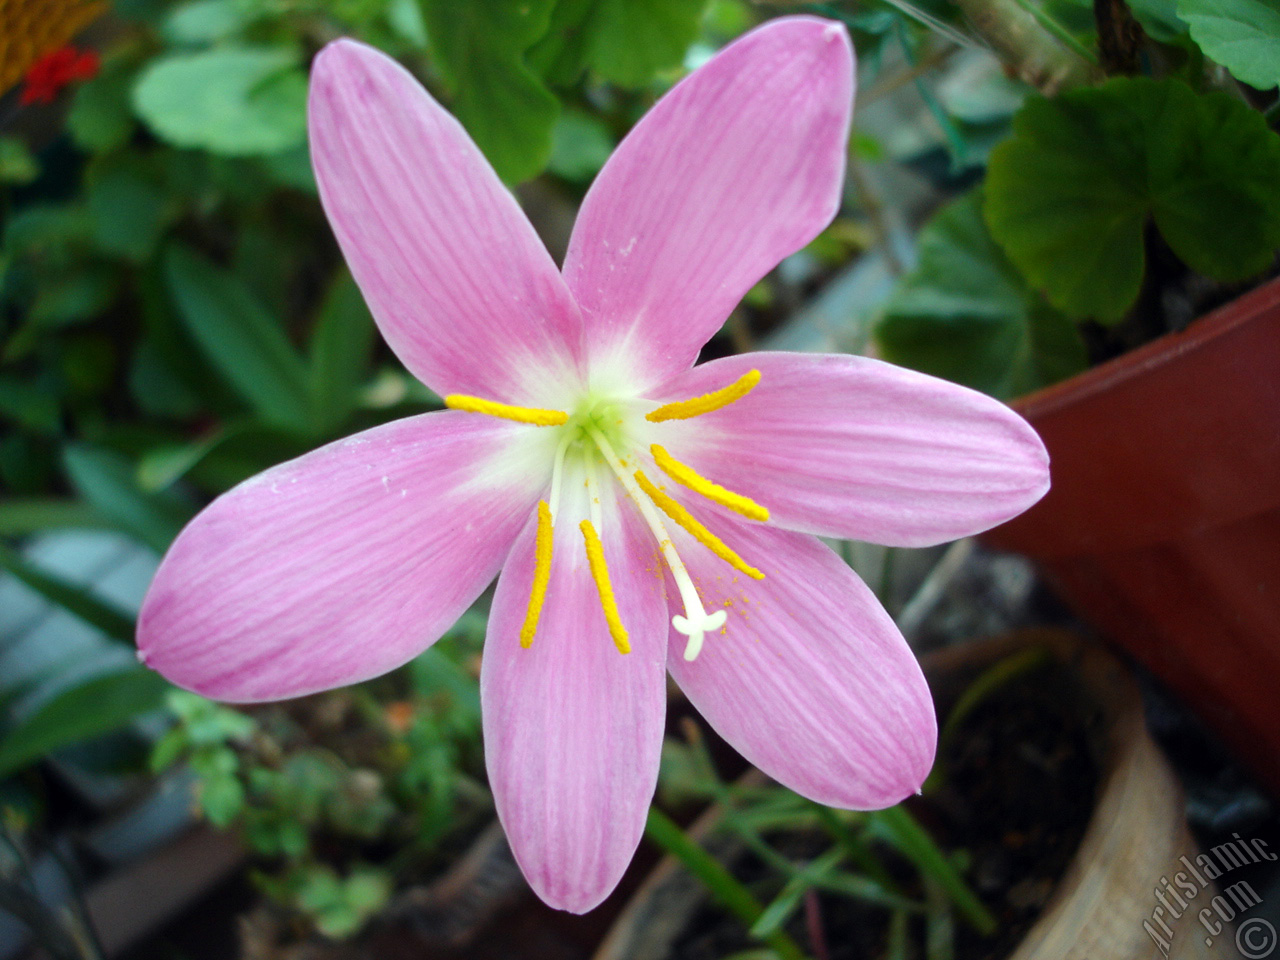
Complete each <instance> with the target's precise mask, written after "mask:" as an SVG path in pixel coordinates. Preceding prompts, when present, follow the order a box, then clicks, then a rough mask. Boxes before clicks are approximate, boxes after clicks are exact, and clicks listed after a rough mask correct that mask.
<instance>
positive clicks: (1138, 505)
mask: <svg viewBox="0 0 1280 960" xmlns="http://www.w3.org/2000/svg"><path fill="white" fill-rule="evenodd" d="M1014 406H1015V407H1016V408H1017V409H1018V410H1019V411H1020V412H1021V413H1022V414H1023V415H1024V416H1026V417H1027V419H1028V420H1030V421H1031V423H1032V424H1034V425H1035V428H1036V429H1037V430H1038V431H1039V432H1040V436H1041V437H1043V438H1044V442H1045V445H1046V446H1047V447H1048V449H1049V455H1050V458H1051V461H1052V467H1051V469H1052V472H1053V488H1052V489H1051V490H1050V491H1049V494H1048V496H1046V497H1045V498H1044V500H1043V501H1041V502H1040V503H1039V504H1037V505H1036V506H1035V507H1033V508H1032V509H1031V510H1029V511H1027V512H1026V513H1025V514H1023V515H1022V516H1021V517H1018V518H1017V519H1015V520H1012V521H1010V522H1009V523H1007V524H1005V525H1004V526H1002V527H998V528H997V529H995V530H993V531H991V532H990V533H988V534H986V535H985V538H984V539H986V541H987V542H988V543H990V544H992V545H994V546H997V547H1000V548H1003V549H1007V550H1015V551H1017V552H1019V553H1023V554H1025V555H1027V556H1029V557H1032V558H1034V559H1035V560H1036V561H1038V563H1039V565H1040V566H1041V568H1042V569H1043V570H1044V572H1045V573H1046V574H1047V576H1048V578H1049V580H1050V581H1051V582H1052V583H1053V584H1054V586H1055V587H1056V588H1057V590H1058V591H1059V592H1060V593H1061V594H1062V596H1063V597H1064V598H1065V599H1066V600H1067V601H1068V602H1069V603H1070V604H1071V605H1072V606H1073V607H1075V609H1076V610H1077V611H1078V612H1079V613H1080V614H1081V615H1082V616H1084V617H1085V618H1086V619H1087V620H1089V621H1090V622H1091V623H1093V624H1095V625H1096V626H1097V627H1098V628H1100V629H1101V630H1102V631H1103V632H1104V633H1105V634H1106V635H1107V637H1108V638H1110V639H1111V640H1112V641H1113V642H1115V643H1117V644H1119V645H1120V646H1122V647H1123V648H1124V649H1126V650H1127V651H1129V652H1130V653H1132V654H1133V655H1134V656H1135V657H1137V658H1138V659H1139V660H1140V661H1142V662H1143V663H1144V664H1145V665H1146V666H1147V667H1149V668H1150V669H1151V670H1152V671H1154V672H1155V673H1156V674H1157V675H1158V676H1159V677H1160V678H1161V679H1162V680H1163V681H1164V682H1165V683H1167V684H1168V685H1169V686H1170V687H1172V688H1173V689H1174V690H1176V691H1177V692H1178V693H1179V694H1180V695H1181V696H1182V697H1184V698H1185V699H1186V701H1187V702H1188V703H1189V704H1190V705H1191V706H1192V708H1193V709H1194V710H1196V712H1197V713H1198V714H1199V715H1200V716H1201V717H1202V718H1203V719H1204V720H1205V722H1206V723H1208V724H1209V725H1210V726H1211V727H1212V728H1213V729H1215V730H1216V731H1217V733H1218V734H1219V735H1220V736H1221V737H1222V739H1223V740H1224V741H1226V742H1227V744H1228V745H1229V746H1230V747H1232V748H1233V749H1234V750H1235V751H1236V752H1237V753H1238V755H1239V756H1240V757H1241V758H1242V759H1244V760H1245V761H1247V762H1248V763H1249V764H1250V765H1252V766H1253V768H1254V769H1255V770H1256V771H1257V773H1258V774H1259V775H1260V776H1261V777H1262V779H1263V780H1264V781H1265V782H1266V783H1267V784H1268V785H1269V786H1270V788H1271V789H1272V790H1273V791H1276V792H1277V793H1280V696H1278V692H1280V281H1276V280H1273V281H1271V282H1269V283H1267V284H1265V285H1264V286H1262V287H1260V288H1258V289H1257V290H1255V291H1253V292H1252V293H1250V294H1248V295H1246V296H1244V297H1241V298H1240V299H1238V300H1236V301H1234V302H1233V303H1230V304H1228V305H1227V306H1225V307H1223V308H1221V309H1220V310H1217V311H1215V312H1214V313H1212V314H1210V315H1208V316H1207V317H1204V318H1202V319H1201V320H1199V321H1197V322H1196V323H1194V324H1192V325H1191V326H1190V327H1189V328H1188V329H1187V330H1185V331H1184V332H1182V333H1176V334H1171V335H1169V336H1166V337H1163V338H1161V339H1160V340H1157V341H1155V342H1153V343H1150V344H1147V345H1146V346H1145V347H1143V348H1141V349H1139V350H1135V351H1133V352H1132V353H1129V354H1126V355H1125V356H1123V357H1120V358H1118V359H1116V360H1114V361H1111V362H1110V363H1106V364H1103V365H1102V366H1100V367H1096V368H1094V369H1092V370H1089V371H1087V372H1085V373H1083V374H1080V375H1079V376H1077V377H1074V378H1072V379H1070V380H1068V381H1065V382H1064V383H1060V384H1057V385H1055V386H1053V387H1049V388H1048V389H1045V390H1041V391H1039V392H1037V393H1034V394H1031V395H1030V396H1028V397H1025V398H1023V399H1022V400H1020V401H1018V402H1016V403H1015V404H1014Z"/></svg>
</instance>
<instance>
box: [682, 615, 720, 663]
mask: <svg viewBox="0 0 1280 960" xmlns="http://www.w3.org/2000/svg"><path fill="white" fill-rule="evenodd" d="M728 616H729V615H728V614H727V613H726V612H725V611H723V610H717V611H716V612H715V613H707V614H703V615H702V617H700V618H699V619H698V622H697V623H696V624H695V623H693V622H691V621H690V620H689V619H687V618H686V617H682V616H680V615H679V614H676V615H675V616H674V617H672V618H671V625H672V626H673V627H675V628H676V629H677V630H678V631H680V632H681V633H683V634H684V635H685V636H686V637H688V638H689V642H688V643H687V644H685V648H684V658H685V659H686V660H688V661H689V662H690V663H692V662H693V661H694V660H697V659H698V654H699V653H701V652H702V641H703V640H705V639H706V636H707V631H708V630H719V629H720V628H721V627H723V626H724V623H725V620H726V619H728Z"/></svg>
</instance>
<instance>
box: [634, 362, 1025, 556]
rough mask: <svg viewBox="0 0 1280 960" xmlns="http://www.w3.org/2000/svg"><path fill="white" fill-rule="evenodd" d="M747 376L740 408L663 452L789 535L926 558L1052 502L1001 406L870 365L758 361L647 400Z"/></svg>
mask: <svg viewBox="0 0 1280 960" xmlns="http://www.w3.org/2000/svg"><path fill="white" fill-rule="evenodd" d="M749 370H759V371H760V372H761V374H762V377H761V380H760V383H759V385H758V386H757V387H756V388H755V389H754V390H753V391H752V392H751V393H749V394H748V395H747V396H746V397H744V398H743V399H741V400H739V401H737V402H736V403H733V404H730V405H729V406H727V407H723V408H721V409H720V410H717V411H714V412H712V413H709V414H705V415H703V416H701V417H698V418H696V419H692V420H686V421H680V422H678V423H672V424H671V427H672V430H673V433H674V434H676V435H678V439H677V438H676V437H674V436H673V439H672V440H671V442H670V444H669V449H670V451H671V453H672V455H673V456H675V457H677V458H678V459H681V460H685V461H686V462H687V463H689V465H690V466H692V467H694V469H696V470H698V471H699V472H701V473H702V474H703V475H704V476H706V477H709V478H710V479H712V480H714V481H716V482H717V483H720V484H722V485H724V486H726V487H728V488H729V489H731V490H734V491H736V492H738V493H741V494H743V495H745V496H748V497H750V498H752V499H753V500H756V501H757V502H758V503H760V504H762V505H764V506H765V507H767V508H768V509H769V511H770V515H771V520H772V521H773V522H776V523H777V524H779V525H781V526H783V527H787V528H789V529H792V530H801V531H804V532H806V533H817V534H822V535H824V536H833V537H843V538H846V539H850V540H866V541H870V542H872V543H883V544H888V545H890V546H903V547H920V546H928V545H930V544H935V543H943V542H945V541H948V540H955V539H957V538H959V537H964V536H969V535H971V534H975V533H980V532H982V531H983V530H988V529H990V528H991V527H994V526H996V525H997V524H999V523H1003V522H1004V521H1005V520H1008V519H1009V518H1010V517H1014V516H1017V515H1018V514H1019V513H1021V512H1022V511H1023V510H1026V509H1027V508H1028V507H1030V506H1031V505H1032V504H1033V503H1035V502H1036V501H1037V500H1039V499H1040V498H1041V497H1042V496H1044V494H1045V492H1046V491H1047V490H1048V489H1049V455H1048V453H1047V452H1046V451H1045V448H1044V444H1043V443H1041V442H1040V438H1039V437H1038V436H1037V435H1036V432H1035V431H1034V430H1033V429H1032V428H1031V426H1030V425H1029V424H1028V423H1027V422H1026V421H1025V420H1023V419H1022V418H1021V417H1020V416H1018V415H1017V414H1016V413H1014V412H1013V411H1012V410H1010V409H1009V408H1008V407H1007V406H1005V405H1004V404H1003V403H1000V402H999V401H998V400H994V399H992V398H991V397H988V396H986V395H985V394H981V393H978V392H976V391H974V390H969V389H967V388H965V387H960V386H956V385H955V384H953V383H948V382H947V381H945V380H939V379H937V378H935V377H929V376H926V375H924V374H922V373H916V372H914V371H912V370H904V369H903V368H901V367H895V366H893V365H891V364H888V363H883V362H881V361H879V360H872V359H870V358H867V357H852V356H827V355H820V354H788V353H752V354H745V355H743V356H738V357H730V358H727V359H724V360H717V361H714V362H712V363H708V364H704V365H702V366H699V367H696V368H694V369H693V370H690V371H689V372H688V373H685V374H683V375H681V376H679V377H677V378H675V379H674V380H672V381H670V382H669V383H666V384H664V385H663V386H662V388H661V389H660V390H658V391H656V392H655V394H654V396H653V399H654V400H657V401H659V402H667V401H668V400H674V399H683V398H686V397H693V396H698V395H701V394H703V393H706V392H708V391H710V390H714V389H716V388H718V387H722V386H725V385H726V384H729V383H732V382H733V381H734V380H736V379H737V378H738V377H740V376H741V375H742V374H744V373H746V372H747V371H749Z"/></svg>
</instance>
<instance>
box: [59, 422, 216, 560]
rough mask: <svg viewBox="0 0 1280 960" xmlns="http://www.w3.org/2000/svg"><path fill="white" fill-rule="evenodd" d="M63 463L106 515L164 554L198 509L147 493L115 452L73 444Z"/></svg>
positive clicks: (82, 491)
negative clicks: (141, 488)
mask: <svg viewBox="0 0 1280 960" xmlns="http://www.w3.org/2000/svg"><path fill="white" fill-rule="evenodd" d="M62 459H63V463H64V465H65V466H66V468H67V474H68V475H69V476H70V478H71V482H72V484H73V485H74V486H75V488H76V489H77V490H78V491H79V492H80V495H81V496H83V497H84V498H85V499H86V500H88V501H89V503H91V504H92V505H93V506H94V507H96V508H97V509H98V511H99V512H100V513H102V514H103V516H105V517H108V518H109V519H111V520H113V521H114V522H115V523H116V524H117V525H118V526H119V528H120V529H122V530H125V531H127V532H129V533H131V534H133V535H134V536H135V537H137V538H138V539H139V540H141V541H142V542H143V543H145V544H147V545H148V546H150V547H151V548H152V549H154V550H156V551H157V552H158V553H163V552H164V551H165V550H167V549H168V548H169V544H170V543H172V542H173V538H174V537H176V536H177V535H178V531H179V530H181V529H182V527H183V525H184V524H185V523H186V522H187V521H188V520H190V519H191V517H192V516H193V515H194V514H195V509H194V508H193V507H192V506H191V505H189V504H187V503H186V502H185V501H183V500H181V499H179V498H177V497H174V496H160V495H155V494H148V493H144V492H143V491H142V490H140V489H139V488H138V484H137V480H136V475H137V471H136V469H135V468H134V465H133V464H132V463H131V462H130V461H129V459H128V458H127V457H124V456H122V455H121V454H118V453H116V452H115V451H113V450H106V449H102V448H99V447H92V446H89V445H88V444H83V443H76V444H69V445H68V446H67V447H66V448H65V449H64V450H63V456H62Z"/></svg>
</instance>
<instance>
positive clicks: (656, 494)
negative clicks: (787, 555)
mask: <svg viewBox="0 0 1280 960" xmlns="http://www.w3.org/2000/svg"><path fill="white" fill-rule="evenodd" d="M636 483H638V484H640V489H641V490H643V491H644V492H645V493H647V494H648V495H649V499H650V500H652V501H653V502H654V503H656V504H657V505H658V509H659V510H661V511H662V512H663V513H665V514H666V515H667V516H668V517H670V518H671V519H672V520H674V521H675V522H676V523H678V524H680V526H682V527H683V528H684V529H685V530H687V531H688V532H689V534H690V536H692V537H693V538H694V539H695V540H697V541H698V542H699V543H700V544H702V545H703V546H704V547H706V548H707V549H708V550H710V551H711V552H712V553H714V554H715V555H716V556H717V557H719V558H720V559H721V560H723V561H724V562H725V563H727V564H729V565H730V566H731V567H733V568H734V569H735V570H737V571H739V572H741V573H745V574H746V575H747V576H748V577H751V578H752V579H753V580H763V579H764V574H763V573H761V572H760V571H759V570H757V569H756V568H755V567H753V566H751V564H749V563H747V561H745V560H743V559H742V558H741V557H740V556H738V555H737V554H736V553H734V551H733V549H732V548H731V547H730V546H729V545H728V544H726V543H725V542H724V541H723V540H721V539H720V538H719V537H717V536H716V535H715V534H714V533H712V532H711V531H710V530H708V529H707V528H706V527H704V526H703V525H702V524H700V523H699V522H698V521H697V520H696V519H695V518H694V516H693V514H691V513H690V512H689V511H688V510H686V509H685V508H684V507H682V506H681V505H680V504H679V503H677V502H676V501H675V500H673V499H671V497H669V496H667V494H665V493H663V492H662V491H661V490H659V489H658V488H657V487H655V486H654V485H653V483H652V481H650V480H649V478H648V477H646V476H645V475H644V472H643V471H641V470H637V471H636Z"/></svg>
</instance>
